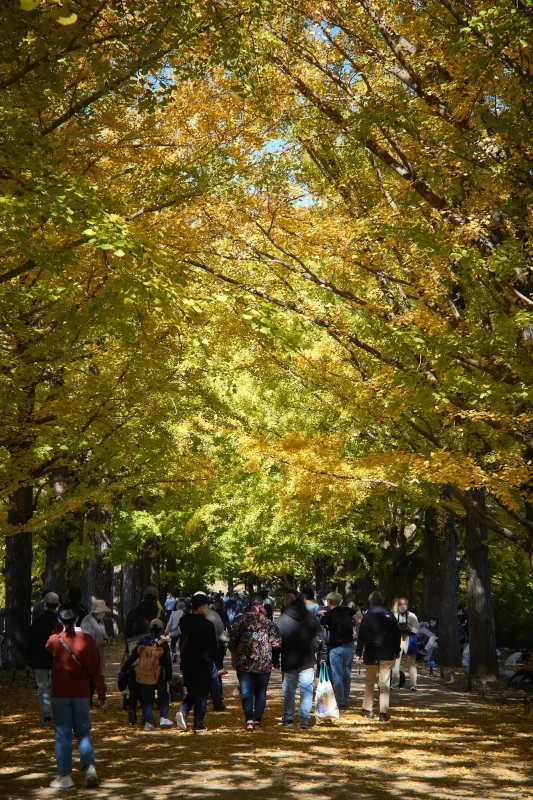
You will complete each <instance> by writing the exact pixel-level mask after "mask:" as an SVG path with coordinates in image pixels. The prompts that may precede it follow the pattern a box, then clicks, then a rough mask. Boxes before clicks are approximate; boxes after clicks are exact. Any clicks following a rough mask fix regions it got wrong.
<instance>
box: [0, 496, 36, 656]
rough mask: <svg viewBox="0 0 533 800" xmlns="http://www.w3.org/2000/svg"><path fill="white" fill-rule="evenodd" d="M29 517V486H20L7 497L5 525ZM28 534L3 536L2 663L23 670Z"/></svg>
mask: <svg viewBox="0 0 533 800" xmlns="http://www.w3.org/2000/svg"><path fill="white" fill-rule="evenodd" d="M32 516H33V487H32V486H22V487H20V488H19V489H16V490H15V492H14V493H13V495H12V497H11V507H10V509H9V512H8V524H9V525H13V526H15V525H24V524H25V523H26V522H28V521H29V520H30V519H31V518H32ZM31 564H32V535H31V533H28V532H25V531H22V532H21V533H17V534H14V535H13V536H6V555H5V568H4V578H5V584H6V612H5V656H4V657H5V664H6V666H7V667H8V668H11V669H24V667H25V665H26V659H25V650H26V645H27V642H28V638H29V633H30V625H31V605H32V603H31V588H32V587H31Z"/></svg>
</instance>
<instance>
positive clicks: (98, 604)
mask: <svg viewBox="0 0 533 800" xmlns="http://www.w3.org/2000/svg"><path fill="white" fill-rule="evenodd" d="M110 613H111V609H110V608H108V607H107V606H106V604H105V600H97V599H93V603H92V606H91V613H90V614H87V616H86V617H84V618H83V622H82V623H81V629H82V631H83V632H84V633H88V634H89V636H92V637H93V639H94V640H95V641H96V644H97V645H98V650H99V651H100V663H101V664H102V669H103V668H104V653H105V648H106V647H107V643H108V636H107V631H106V628H105V625H104V617H105V615H106V614H110Z"/></svg>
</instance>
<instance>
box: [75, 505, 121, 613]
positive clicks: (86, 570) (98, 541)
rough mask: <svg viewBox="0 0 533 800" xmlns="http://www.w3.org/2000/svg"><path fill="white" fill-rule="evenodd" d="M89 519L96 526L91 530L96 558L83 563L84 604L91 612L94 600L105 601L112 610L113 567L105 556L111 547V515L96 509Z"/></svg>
mask: <svg viewBox="0 0 533 800" xmlns="http://www.w3.org/2000/svg"><path fill="white" fill-rule="evenodd" d="M87 519H88V520H90V521H91V522H92V523H93V524H94V525H95V526H98V527H94V528H90V529H89V541H90V543H91V545H92V548H93V552H94V556H89V557H88V558H86V559H85V561H84V563H83V573H82V578H81V590H82V593H83V602H84V604H85V606H86V607H87V609H88V610H90V607H91V602H92V598H93V597H96V598H98V599H101V600H105V602H106V604H107V606H108V607H109V608H111V606H112V604H113V567H112V566H111V564H109V563H108V562H107V561H106V560H105V558H104V556H105V552H106V550H107V549H108V547H109V545H110V531H109V524H110V521H111V519H110V514H109V511H108V510H107V509H105V508H98V507H94V508H92V509H90V511H89V512H88V514H87Z"/></svg>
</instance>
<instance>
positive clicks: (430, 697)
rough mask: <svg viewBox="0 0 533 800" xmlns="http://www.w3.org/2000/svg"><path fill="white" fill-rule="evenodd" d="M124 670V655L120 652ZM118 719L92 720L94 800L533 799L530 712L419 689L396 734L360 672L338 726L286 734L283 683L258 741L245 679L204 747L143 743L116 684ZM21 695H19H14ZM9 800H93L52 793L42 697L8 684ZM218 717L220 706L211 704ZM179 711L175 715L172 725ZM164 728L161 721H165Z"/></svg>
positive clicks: (153, 737)
mask: <svg viewBox="0 0 533 800" xmlns="http://www.w3.org/2000/svg"><path fill="white" fill-rule="evenodd" d="M113 654H114V656H115V659H117V651H116V649H114V650H113ZM117 671H118V663H115V664H111V665H109V667H108V669H107V674H108V676H109V678H108V685H109V688H110V689H111V691H112V694H111V696H110V711H109V712H108V714H107V715H104V714H102V713H101V712H100V711H98V710H96V709H95V710H94V712H93V725H94V730H93V733H94V741H95V749H96V756H97V766H98V772H99V775H100V778H101V786H100V788H99V789H97V790H93V791H91V792H90V796H91V797H94V798H102V800H111V798H113V800H118V799H119V798H124V799H126V798H128V800H129V799H130V798H141V799H142V798H169V799H170V798H179V797H187V798H198V800H202V799H203V798H206V799H207V798H218V797H219V798H221V800H222V798H223V799H224V800H245V798H250V797H252V798H254V800H267V799H268V800H340V798H347V799H348V798H353V797H358V798H363V800H410V799H411V798H432V799H434V800H461V798H488V799H489V800H492V799H493V798H494V800H507V798H509V800H510V799H511V798H518V797H519V798H520V799H521V800H528V799H530V798H533V748H532V747H531V735H532V734H533V715H531V716H530V718H527V717H525V716H524V713H523V710H522V709H521V708H520V707H517V706H515V707H505V708H503V709H500V708H497V707H494V706H488V705H482V704H480V703H479V702H476V701H475V700H471V699H470V697H469V696H467V695H463V694H458V693H451V692H450V693H445V692H443V691H442V690H441V688H440V686H439V684H438V682H437V680H436V679H435V678H430V677H422V678H421V679H420V690H419V691H418V692H417V693H414V692H413V693H411V692H408V691H402V692H395V693H393V708H392V714H393V716H392V720H391V722H390V723H389V724H388V725H380V724H379V723H378V722H375V721H370V720H364V719H363V718H362V717H360V716H359V713H358V712H359V708H360V703H361V691H362V675H359V674H358V670H357V669H356V670H355V672H354V678H355V680H354V684H353V689H352V706H351V709H350V710H349V711H348V712H347V713H346V714H345V715H343V716H342V717H341V720H340V722H339V723H338V724H336V725H331V724H322V725H319V726H315V727H312V728H311V729H310V730H307V731H301V730H300V729H299V728H298V727H295V728H294V729H285V728H280V727H279V718H280V713H281V693H280V675H279V673H274V675H273V679H272V682H271V688H270V690H269V704H268V706H267V711H266V716H265V720H264V722H265V728H264V730H263V731H261V732H257V733H254V734H247V733H246V732H245V730H244V727H243V721H242V719H241V713H240V701H239V699H235V698H233V697H232V693H231V690H232V689H233V687H234V685H235V679H234V673H230V675H229V676H228V679H227V680H226V681H225V695H226V700H225V702H226V704H227V706H228V710H227V711H226V712H222V713H217V714H214V713H212V712H211V711H209V712H208V715H207V717H206V725H207V726H208V728H209V731H208V733H207V734H205V735H204V736H198V735H195V734H193V733H192V732H190V733H189V732H187V733H181V732H179V731H177V730H176V728H175V727H174V728H171V729H169V730H164V731H160V730H159V729H156V730H155V731H154V732H153V733H144V732H143V731H142V730H141V727H140V723H139V725H138V727H136V728H134V727H130V726H129V725H128V724H127V721H126V715H125V714H124V712H123V711H122V708H121V696H120V694H119V693H118V692H117V691H116V681H115V680H114V676H116V673H117ZM10 689H11V691H10ZM1 690H2V703H1V712H0V713H1V719H0V733H1V735H2V743H3V748H2V752H1V755H0V797H2V800H15V799H16V800H18V798H28V799H29V800H45V798H49V797H54V796H56V795H58V794H60V795H61V796H62V797H64V798H67V800H71V799H72V798H77V797H82V796H87V794H86V791H85V790H82V789H81V787H82V785H83V780H82V775H81V773H79V772H76V773H74V776H73V777H74V780H75V782H76V784H77V786H78V787H79V788H77V789H72V790H70V791H63V792H61V793H58V792H57V791H54V790H52V789H49V788H48V783H49V781H50V780H51V778H52V777H53V776H54V774H55V762H54V748H53V730H52V729H46V728H43V727H42V726H41V725H40V724H39V712H38V701H37V697H36V694H35V693H34V692H33V691H28V690H27V689H26V690H25V689H24V688H23V684H22V683H19V684H15V686H14V687H10V686H6V684H5V683H3V684H2V687H1ZM210 705H211V704H210ZM176 710H177V706H176V704H174V705H173V706H172V709H171V718H172V719H174V716H175V712H176ZM156 718H157V714H156Z"/></svg>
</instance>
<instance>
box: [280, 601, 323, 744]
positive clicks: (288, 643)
mask: <svg viewBox="0 0 533 800" xmlns="http://www.w3.org/2000/svg"><path fill="white" fill-rule="evenodd" d="M277 625H278V630H279V632H280V635H281V671H282V695H283V716H282V719H281V724H282V725H283V726H284V727H286V728H289V727H292V726H293V724H294V710H295V705H296V688H297V687H298V689H299V691H300V705H299V708H298V718H299V720H300V728H302V729H307V728H308V727H309V720H310V719H311V709H312V707H313V690H314V684H315V665H316V663H317V656H318V662H319V663H323V662H325V661H326V660H327V657H328V648H327V645H326V640H325V637H324V634H323V632H322V628H321V625H320V622H319V621H318V619H317V617H316V614H314V613H313V612H312V611H309V610H308V608H307V606H306V603H305V602H304V600H303V599H302V598H300V597H299V596H298V595H297V594H296V592H287V594H286V595H285V600H284V608H283V611H282V613H281V614H280V616H279V618H278V622H277ZM279 657H280V651H279V650H276V651H275V652H274V666H275V667H276V668H277V667H278V665H279Z"/></svg>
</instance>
